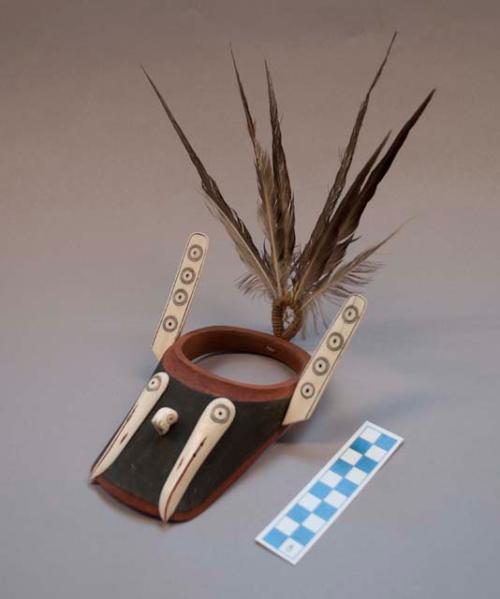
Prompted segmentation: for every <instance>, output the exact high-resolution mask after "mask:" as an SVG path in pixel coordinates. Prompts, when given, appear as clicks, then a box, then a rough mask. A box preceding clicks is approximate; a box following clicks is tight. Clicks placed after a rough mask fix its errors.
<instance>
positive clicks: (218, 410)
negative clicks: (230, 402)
mask: <svg viewBox="0 0 500 599" xmlns="http://www.w3.org/2000/svg"><path fill="white" fill-rule="evenodd" d="M230 417H231V412H230V411H229V408H228V407H227V406H226V405H225V404H223V403H218V404H216V405H215V406H214V407H213V408H212V410H211V412H210V418H211V419H212V420H213V421H214V422H217V424H224V423H225V422H227V421H228V420H229V418H230Z"/></svg>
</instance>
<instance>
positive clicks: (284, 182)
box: [265, 62, 295, 277]
mask: <svg viewBox="0 0 500 599" xmlns="http://www.w3.org/2000/svg"><path fill="white" fill-rule="evenodd" d="M265 66H266V78H267V91H268V97H269V116H270V120H271V131H272V139H273V141H272V148H273V151H272V156H273V173H274V187H275V191H276V195H277V199H278V203H279V207H280V208H279V213H280V220H279V223H278V225H279V229H280V236H281V237H282V241H283V262H284V264H285V265H286V269H285V274H286V277H288V274H289V272H290V269H291V265H292V261H293V257H294V251H295V205H294V198H293V193H292V188H291V185H290V177H289V175H288V166H287V162H286V156H285V151H284V149H283V142H282V136H281V126H280V119H279V114H278V104H277V102H276V94H275V92H274V86H273V81H272V78H271V73H270V71H269V67H268V64H267V62H266V63H265Z"/></svg>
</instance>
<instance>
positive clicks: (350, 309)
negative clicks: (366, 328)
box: [342, 306, 359, 324]
mask: <svg viewBox="0 0 500 599" xmlns="http://www.w3.org/2000/svg"><path fill="white" fill-rule="evenodd" d="M342 318H343V319H344V322H347V323H348V324H351V323H353V322H356V320H358V318H359V310H358V309H357V307H356V306H347V308H346V309H345V310H344V311H343V312H342Z"/></svg>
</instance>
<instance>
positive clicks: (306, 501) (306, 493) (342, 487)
mask: <svg viewBox="0 0 500 599" xmlns="http://www.w3.org/2000/svg"><path fill="white" fill-rule="evenodd" d="M402 441H403V439H402V438H401V437H399V436H398V435H395V434H394V433H391V432H389V431H386V430H385V429H382V428H381V427H379V426H377V425H375V424H373V423H371V422H366V423H365V424H363V426H362V427H360V429H359V430H358V431H357V432H356V433H355V434H354V435H353V436H352V437H351V438H350V439H349V441H348V442H347V443H346V444H345V445H344V446H343V447H342V448H341V449H340V450H339V451H338V452H337V453H336V454H335V456H334V457H333V458H332V459H331V460H330V461H329V462H328V463H327V464H326V465H325V467H324V468H322V470H321V471H320V472H319V473H318V474H317V475H316V476H315V477H314V478H313V479H312V481H311V482H310V483H308V484H307V485H306V486H305V487H304V489H303V490H302V491H300V493H299V494H298V495H297V496H296V497H295V498H294V499H293V500H292V501H291V502H290V503H289V504H288V505H287V506H286V508H285V509H284V510H283V511H282V512H280V514H279V515H278V516H277V517H276V518H275V519H274V520H273V522H272V523H271V524H270V525H269V526H267V527H266V528H265V529H264V530H263V531H262V532H261V533H260V534H259V535H258V536H257V538H256V540H257V541H258V542H259V543H261V544H262V545H264V546H265V547H267V548H268V549H270V550H271V551H273V552H274V553H277V554H278V555H280V557H283V558H284V559H286V560H287V561H290V562H292V563H297V561H298V560H299V559H300V558H301V557H302V556H303V555H304V554H305V553H306V551H308V550H309V549H310V548H311V546H312V545H313V544H314V542H315V541H316V540H318V539H319V537H320V536H321V535H322V534H323V533H324V532H325V531H326V530H327V529H328V528H329V526H330V525H331V524H333V522H334V521H335V520H336V518H337V517H338V516H339V515H340V513H341V512H342V511H343V510H344V509H345V508H346V507H347V506H348V505H349V503H350V502H351V501H352V500H353V499H354V497H355V496H356V495H357V494H358V493H359V492H360V490H361V489H362V488H363V487H364V486H365V485H366V483H367V482H368V481H369V480H370V478H372V477H373V475H374V474H375V473H376V472H377V471H378V469H379V468H380V467H381V466H382V465H383V464H384V463H385V462H386V461H387V459H388V458H389V457H390V456H391V455H392V453H394V451H395V450H396V449H397V448H398V447H399V445H400V444H401V443H402Z"/></svg>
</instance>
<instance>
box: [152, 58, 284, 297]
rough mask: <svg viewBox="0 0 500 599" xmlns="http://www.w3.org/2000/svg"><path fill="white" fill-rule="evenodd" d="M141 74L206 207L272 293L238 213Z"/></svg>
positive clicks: (254, 247) (274, 290) (268, 280)
mask: <svg viewBox="0 0 500 599" xmlns="http://www.w3.org/2000/svg"><path fill="white" fill-rule="evenodd" d="M143 71H144V74H145V75H146V78H147V80H148V81H149V83H150V85H151V87H152V88H153V90H154V92H155V94H156V96H157V97H158V99H159V101H160V103H161V105H162V107H163V109H164V110H165V113H166V114H167V116H168V118H169V120H170V122H171V123H172V126H173V127H174V129H175V131H176V133H177V135H178V136H179V138H180V140H181V142H182V144H183V146H184V148H185V149H186V151H187V153H188V155H189V158H190V159H191V162H192V163H193V164H194V166H195V168H196V170H197V171H198V174H199V176H200V179H201V185H202V188H203V191H204V192H205V193H206V196H207V202H208V206H209V208H210V209H211V210H212V211H213V213H214V214H215V216H216V217H217V218H218V219H219V220H220V222H221V223H222V224H223V225H224V227H225V229H226V231H227V232H228V234H229V236H230V237H231V239H232V240H233V242H234V244H235V246H236V249H237V251H238V254H239V256H240V258H241V260H242V261H243V262H244V263H245V264H246V266H247V267H248V268H249V269H250V272H252V273H255V274H256V275H257V276H258V277H259V278H260V279H261V280H262V282H263V285H264V286H265V288H266V289H267V291H268V293H269V295H271V296H273V295H274V294H275V292H276V289H275V286H274V282H273V280H272V278H271V277H270V274H269V272H268V269H267V267H266V264H265V263H264V261H263V259H262V257H261V256H260V254H259V251H258V249H257V247H256V246H255V244H254V242H253V239H252V236H251V234H250V232H249V231H248V229H247V227H246V226H245V224H244V222H243V221H242V220H241V218H240V217H239V216H238V214H237V213H236V211H235V210H233V209H232V208H231V207H230V206H229V205H228V204H227V203H226V201H225V200H224V198H223V196H222V194H221V192H220V190H219V187H218V185H217V183H216V182H215V180H214V179H213V178H212V177H211V176H210V175H209V174H208V172H207V170H206V169H205V167H204V165H203V163H202V162H201V160H200V158H199V157H198V155H197V154H196V152H195V151H194V149H193V147H192V146H191V143H190V142H189V140H188V139H187V137H186V135H185V134H184V131H183V130H182V129H181V127H180V125H179V124H178V122H177V121H176V119H175V117H174V115H173V113H172V111H171V110H170V107H169V106H168V104H167V102H166V101H165V99H164V97H163V96H162V94H161V93H160V91H159V90H158V88H157V87H156V85H155V83H154V82H153V80H152V79H151V77H150V76H149V74H148V73H147V72H146V70H145V69H144V68H143Z"/></svg>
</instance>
